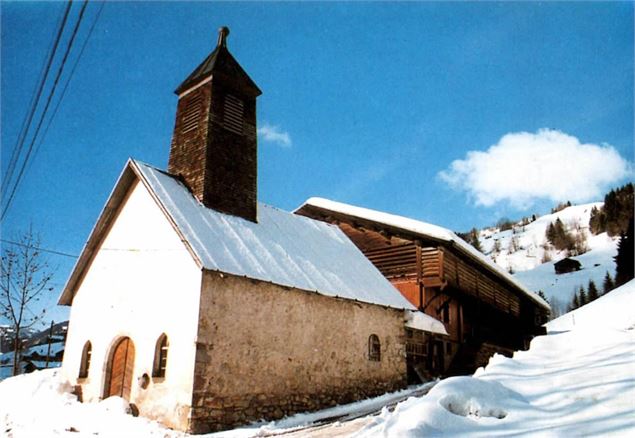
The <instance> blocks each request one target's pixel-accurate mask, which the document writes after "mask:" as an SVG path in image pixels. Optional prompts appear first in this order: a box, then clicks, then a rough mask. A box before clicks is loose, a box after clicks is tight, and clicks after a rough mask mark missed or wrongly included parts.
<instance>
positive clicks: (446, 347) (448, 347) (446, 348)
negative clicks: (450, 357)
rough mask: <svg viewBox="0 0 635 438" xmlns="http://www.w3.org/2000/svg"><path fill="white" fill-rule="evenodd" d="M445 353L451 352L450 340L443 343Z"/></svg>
mask: <svg viewBox="0 0 635 438" xmlns="http://www.w3.org/2000/svg"><path fill="white" fill-rule="evenodd" d="M445 353H446V354H452V344H451V343H450V342H446V343H445Z"/></svg>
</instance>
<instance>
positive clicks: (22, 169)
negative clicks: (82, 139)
mask: <svg viewBox="0 0 635 438" xmlns="http://www.w3.org/2000/svg"><path fill="white" fill-rule="evenodd" d="M87 5H88V0H84V3H83V4H82V8H81V10H80V11H79V17H78V18H77V22H76V23H75V27H74V29H73V33H72V34H71V38H70V40H69V42H68V45H67V47H66V52H65V53H64V57H63V58H62V63H61V64H60V66H59V68H58V70H57V75H56V76H55V80H54V81H53V87H52V88H51V92H50V93H49V96H48V98H47V101H46V106H45V107H44V110H43V111H42V114H41V116H40V120H39V122H38V125H37V128H36V130H35V134H34V135H33V139H32V140H31V143H30V144H29V149H28V150H27V153H26V157H25V158H24V161H23V162H22V167H20V172H19V173H18V176H17V178H16V181H15V184H14V185H13V190H11V195H10V196H9V199H8V200H7V203H6V204H5V207H4V210H3V211H2V215H0V221H1V220H3V219H4V217H5V216H6V214H7V211H9V207H10V206H11V203H12V201H13V198H14V196H15V194H16V191H17V189H18V187H19V185H20V182H21V181H22V176H23V175H24V169H25V168H26V165H27V163H28V162H29V158H30V157H31V153H32V152H33V145H34V144H35V140H36V139H37V136H38V134H39V132H40V128H41V127H42V123H43V122H44V118H45V117H46V112H47V111H48V108H49V105H50V104H51V100H52V99H53V95H54V94H55V89H56V88H57V84H58V82H59V79H60V76H61V75H62V72H63V71H64V66H65V65H66V60H67V59H68V55H69V53H70V51H71V48H72V46H73V42H74V41H75V37H76V36H77V31H78V29H79V25H80V23H81V21H82V18H83V16H84V11H85V10H86V6H87Z"/></svg>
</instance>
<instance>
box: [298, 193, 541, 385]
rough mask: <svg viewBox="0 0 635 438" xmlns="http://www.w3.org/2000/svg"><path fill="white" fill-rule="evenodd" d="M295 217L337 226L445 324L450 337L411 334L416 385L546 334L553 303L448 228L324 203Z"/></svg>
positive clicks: (412, 373) (465, 368)
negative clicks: (428, 378) (521, 282)
mask: <svg viewBox="0 0 635 438" xmlns="http://www.w3.org/2000/svg"><path fill="white" fill-rule="evenodd" d="M296 214H300V215H303V216H307V217H311V218H313V219H318V220H322V221H325V222H328V223H331V224H336V225H338V226H339V228H340V229H341V230H342V231H343V232H344V233H345V234H346V235H347V236H348V237H349V238H350V239H351V240H352V241H353V243H355V245H356V246H357V247H358V248H359V249H360V250H361V251H362V252H363V253H364V254H365V255H366V257H367V258H368V259H369V260H370V261H371V262H372V263H373V264H374V265H375V266H376V267H377V269H378V270H379V271H381V273H382V274H383V275H384V276H385V277H386V278H387V279H388V280H389V281H390V282H391V283H392V284H393V285H394V286H395V287H396V288H397V289H398V290H399V291H400V292H401V294H402V295H403V296H404V297H406V298H407V299H408V300H409V301H410V302H411V303H412V304H414V305H415V306H416V307H417V308H418V309H420V310H422V311H423V312H425V313H427V314H429V315H431V316H433V317H435V318H438V319H439V320H441V321H442V322H443V323H444V324H445V326H446V330H447V332H448V334H449V335H448V336H440V335H434V334H430V333H423V332H419V331H417V330H412V329H407V330H406V340H407V346H406V350H407V351H406V354H407V363H408V376H409V380H410V381H411V382H416V381H417V380H419V379H421V378H423V377H427V376H428V375H449V374H461V373H467V372H473V371H474V370H475V369H476V368H477V367H479V366H482V365H485V364H486V363H487V361H488V359H489V357H490V356H491V355H492V354H493V353H495V352H498V353H502V354H505V355H510V354H511V353H512V352H513V351H514V350H518V349H525V348H526V347H527V346H528V343H529V340H530V339H531V338H532V337H533V336H535V335H537V334H541V333H543V332H544V329H543V328H542V324H543V323H545V322H546V321H547V316H548V314H549V311H550V308H549V305H548V304H547V303H546V302H545V301H544V300H542V299H541V298H540V297H538V296H537V295H536V294H534V293H532V292H530V291H529V290H527V289H526V288H525V287H523V286H522V285H521V284H519V283H518V282H517V281H515V280H514V279H513V278H512V277H511V276H510V275H509V274H508V273H506V272H505V271H503V270H502V269H500V268H499V267H498V266H496V265H495V264H494V263H493V262H491V261H490V260H489V259H488V258H487V257H485V256H484V255H483V254H481V253H480V252H478V251H477V250H476V249H474V248H473V247H472V246H470V245H469V244H468V243H466V242H465V241H463V240H462V239H461V238H459V237H458V236H456V234H454V233H452V232H451V231H449V230H446V229H444V228H441V227H438V226H435V225H431V224H426V223H423V222H419V221H416V220H412V219H408V218H404V217H400V216H395V215H391V214H387V213H382V212H378V211H373V210H369V209H365V208H359V207H354V206H350V205H346V204H342V203H338V202H333V201H329V200H326V199H320V198H311V199H309V200H308V201H307V202H306V203H305V204H304V205H302V206H301V207H300V208H299V209H297V210H296Z"/></svg>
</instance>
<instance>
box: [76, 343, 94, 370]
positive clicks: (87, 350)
mask: <svg viewBox="0 0 635 438" xmlns="http://www.w3.org/2000/svg"><path fill="white" fill-rule="evenodd" d="M92 352H93V346H92V344H91V343H90V341H86V343H85V344H84V349H83V350H82V360H81V362H80V365H79V376H78V377H79V378H80V379H84V378H86V377H88V370H89V369H90V356H91V354H92Z"/></svg>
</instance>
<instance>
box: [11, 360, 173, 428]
mask: <svg viewBox="0 0 635 438" xmlns="http://www.w3.org/2000/svg"><path fill="white" fill-rule="evenodd" d="M71 391H72V386H71V385H70V383H69V382H68V381H66V380H64V379H63V378H62V377H61V375H60V373H59V371H58V370H44V371H35V372H33V373H31V374H25V375H21V376H17V377H12V378H10V379H6V380H4V381H2V382H0V431H2V432H3V433H5V434H6V435H5V436H8V437H12V438H33V437H50V436H59V437H76V438H80V437H94V436H96V435H98V436H101V437H112V438H119V437H128V436H136V437H162V438H163V437H170V436H174V437H176V436H180V434H176V433H172V432H171V431H169V430H167V429H165V428H164V427H162V426H160V425H159V424H157V423H155V422H152V421H149V420H146V419H143V418H134V417H132V416H131V415H128V413H127V412H128V411H129V407H128V404H127V403H126V402H125V401H124V400H123V399H121V398H119V397H110V398H108V399H106V400H104V401H102V402H100V403H79V402H78V401H77V398H76V397H75V396H74V395H73V394H72V393H71Z"/></svg>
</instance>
